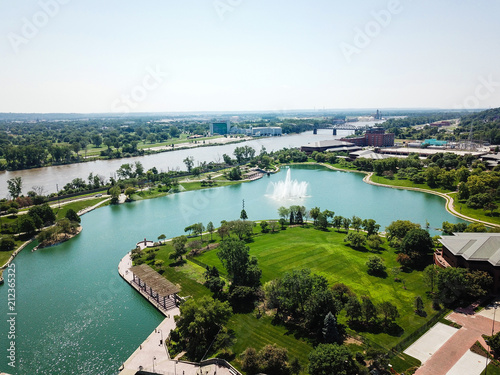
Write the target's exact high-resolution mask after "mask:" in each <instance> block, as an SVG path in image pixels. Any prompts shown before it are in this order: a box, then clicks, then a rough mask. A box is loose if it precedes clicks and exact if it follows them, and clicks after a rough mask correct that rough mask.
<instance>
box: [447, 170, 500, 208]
mask: <svg viewBox="0 0 500 375" xmlns="http://www.w3.org/2000/svg"><path fill="white" fill-rule="evenodd" d="M457 197H458V199H459V200H466V201H467V206H469V207H470V208H475V209H480V208H482V209H484V210H485V211H490V213H491V214H493V211H494V210H496V209H497V208H498V205H497V202H498V201H499V199H500V171H492V172H486V171H483V170H482V169H481V168H477V169H475V170H473V171H472V173H469V174H467V175H466V176H464V178H462V179H460V184H459V185H458V196H457Z"/></svg>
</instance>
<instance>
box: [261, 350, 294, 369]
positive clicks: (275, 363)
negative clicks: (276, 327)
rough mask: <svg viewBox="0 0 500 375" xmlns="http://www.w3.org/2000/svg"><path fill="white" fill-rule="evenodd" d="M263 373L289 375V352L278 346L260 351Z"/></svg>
mask: <svg viewBox="0 0 500 375" xmlns="http://www.w3.org/2000/svg"><path fill="white" fill-rule="evenodd" d="M259 362H260V368H261V371H262V372H263V373H265V374H273V375H274V374H276V375H289V374H290V368H289V365H288V350H287V349H285V348H280V347H278V346H277V345H276V344H272V345H266V346H264V347H263V348H262V349H261V350H260V351H259Z"/></svg>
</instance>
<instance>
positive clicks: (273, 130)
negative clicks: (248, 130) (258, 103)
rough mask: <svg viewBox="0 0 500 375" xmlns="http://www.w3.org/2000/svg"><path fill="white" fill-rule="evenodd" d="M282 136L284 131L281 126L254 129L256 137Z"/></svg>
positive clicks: (253, 132) (253, 133)
mask: <svg viewBox="0 0 500 375" xmlns="http://www.w3.org/2000/svg"><path fill="white" fill-rule="evenodd" d="M282 134H283V130H282V129H281V128H280V127H279V126H270V127H259V128H252V136H254V137H276V136H280V135H282Z"/></svg>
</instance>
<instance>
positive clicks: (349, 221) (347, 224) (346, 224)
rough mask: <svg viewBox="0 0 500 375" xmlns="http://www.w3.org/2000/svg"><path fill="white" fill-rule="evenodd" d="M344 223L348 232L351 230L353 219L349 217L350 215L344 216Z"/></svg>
mask: <svg viewBox="0 0 500 375" xmlns="http://www.w3.org/2000/svg"><path fill="white" fill-rule="evenodd" d="M342 225H343V227H344V230H345V231H346V233H347V232H349V226H350V225H351V219H349V218H348V217H344V219H343V220H342Z"/></svg>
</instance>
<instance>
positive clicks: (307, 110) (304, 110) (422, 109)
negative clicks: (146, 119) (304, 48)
mask: <svg viewBox="0 0 500 375" xmlns="http://www.w3.org/2000/svg"><path fill="white" fill-rule="evenodd" d="M496 108H500V106H499V107H489V108H475V109H456V108H433V107H401V108H398V107H387V108H377V107H373V108H369V107H368V108H361V107H360V108H322V109H318V108H302V109H286V110H280V111H277V110H265V109H264V110H190V111H148V112H129V113H115V112H0V116H2V115H102V116H112V117H127V116H131V117H136V116H140V115H174V114H280V113H315V112H318V113H322V112H332V113H343V112H352V113H355V112H360V113H361V112H363V113H364V112H370V111H373V112H376V111H377V110H378V111H380V112H381V113H382V115H383V114H384V111H400V112H405V111H406V112H408V111H417V112H428V111H436V112H456V113H464V112H471V113H472V112H482V111H488V110H491V109H496Z"/></svg>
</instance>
